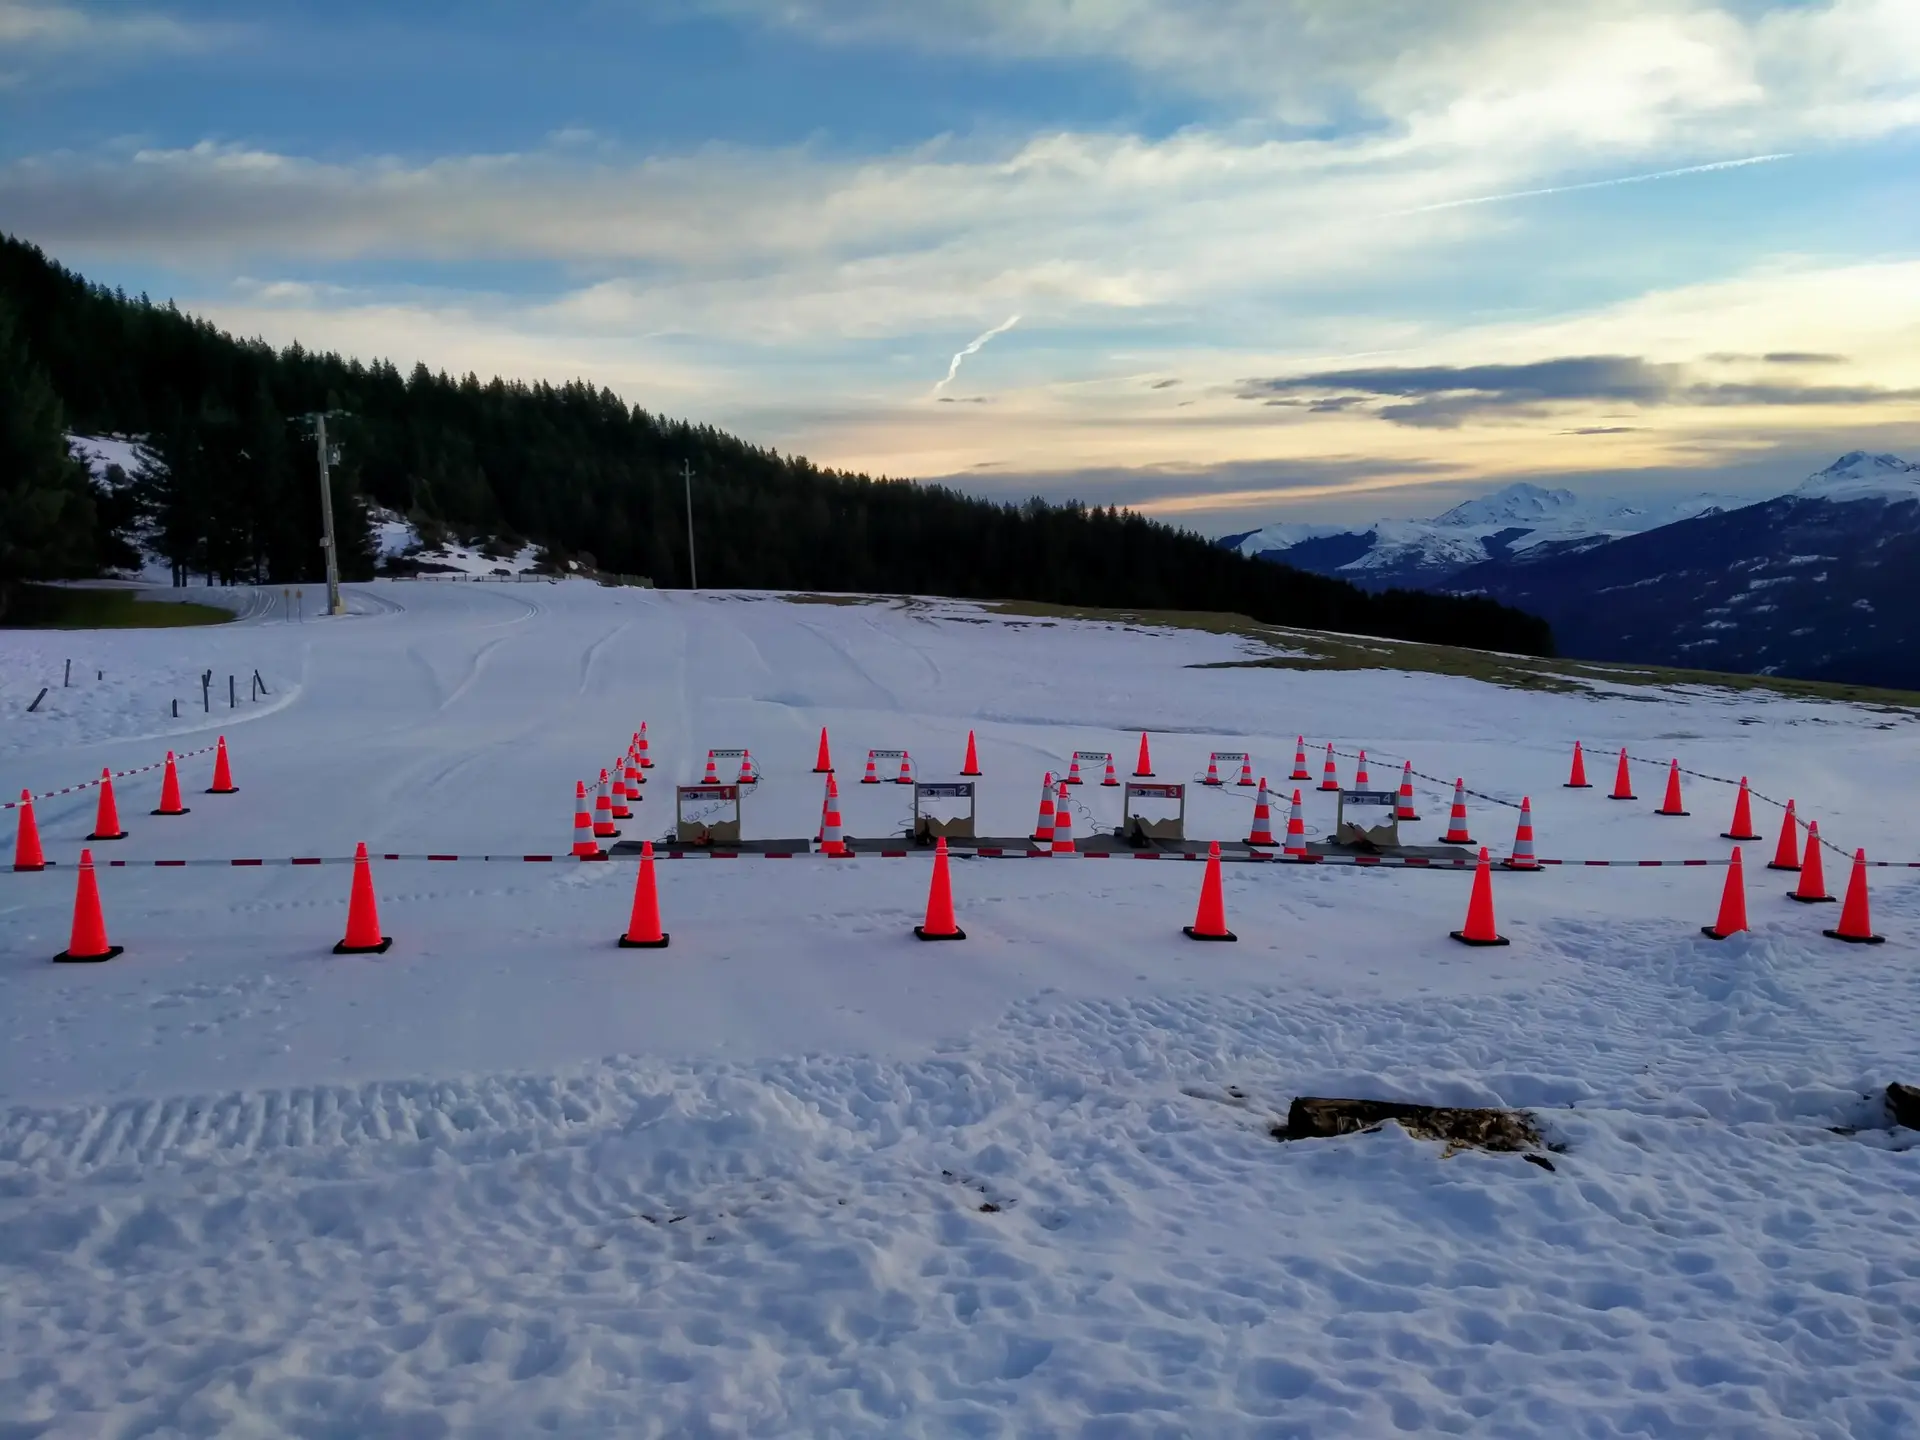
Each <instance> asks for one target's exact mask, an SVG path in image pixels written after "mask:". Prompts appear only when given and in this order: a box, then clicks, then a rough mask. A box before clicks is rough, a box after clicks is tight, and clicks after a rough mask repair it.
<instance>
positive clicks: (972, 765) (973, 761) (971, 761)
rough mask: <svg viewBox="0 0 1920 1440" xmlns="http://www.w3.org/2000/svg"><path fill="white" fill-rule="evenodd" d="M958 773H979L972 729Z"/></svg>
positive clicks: (968, 732)
mask: <svg viewBox="0 0 1920 1440" xmlns="http://www.w3.org/2000/svg"><path fill="white" fill-rule="evenodd" d="M1107 769H1108V770H1109V771H1111V770H1112V769H1113V762H1112V761H1111V760H1109V761H1108V762H1107ZM960 773H961V774H962V775H978V774H979V773H980V755H979V752H978V751H976V750H975V749H974V747H973V731H971V730H969V731H967V761H966V763H965V764H964V765H962V766H961V767H960Z"/></svg>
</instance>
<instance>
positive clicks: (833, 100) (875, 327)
mask: <svg viewBox="0 0 1920 1440" xmlns="http://www.w3.org/2000/svg"><path fill="white" fill-rule="evenodd" d="M1916 176H1920V0H1554V3H1552V4H1545V5H1543V4H1538V3H1532V0H913V3H904V0H539V3H535V0H460V3H456V0H409V3H408V4H407V5H405V6H396V5H391V4H378V3H374V0H328V3H325V4H321V3H318V0H176V3H168V0H154V6H153V8H150V9H142V8H139V6H138V4H137V3H133V4H128V3H116V4H105V3H101V4H87V3H84V0H0V229H5V230H8V231H11V232H13V233H16V234H19V235H22V236H25V237H26V238H29V239H32V240H34V241H36V242H37V243H39V244H41V245H43V246H44V247H46V248H47V249H48V250H49V251H51V252H52V253H53V254H54V255H55V256H56V257H57V258H58V259H60V260H62V261H63V262H65V263H66V264H68V265H70V266H73V267H75V268H78V269H80V270H82V271H83V272H85V273H86V274H88V275H89V276H91V277H94V278H97V279H101V280H105V281H108V282H110V283H113V284H119V285H124V286H125V287H127V288H128V289H129V290H132V291H146V292H148V293H150V294H152V295H154V296H155V297H156V298H157V297H160V296H163V295H164V296H171V297H174V298H176V299H177V300H178V301H179V302H180V303H181V304H182V305H183V306H184V307H189V308H191V309H194V310H196V311H200V312H202V313H205V314H207V315H209V316H210V317H212V318H213V319H215V320H216V321H218V322H219V323H221V324H223V325H225V326H228V327H230V328H232V329H235V330H238V331H241V332H244V333H247V334H258V335H263V336H265V337H267V338H268V339H270V340H273V341H275V342H286V341H290V340H293V339H295V338H298V339H300V340H301V341H302V342H303V343H305V344H307V345H309V346H318V347H323V348H334V349H339V350H342V351H345V352H349V353H353V354H358V355H363V356H369V357H371V356H387V357H391V358H393V359H395V360H396V361H397V362H398V363H400V364H401V365H402V367H403V368H405V367H407V366H409V365H410V364H411V363H412V362H413V361H414V360H424V361H425V362H426V363H427V364H429V365H430V366H433V367H435V368H446V369H450V370H454V371H460V372H464V371H467V370H474V371H478V372H479V373H481V374H482V375H487V374H491V373H495V372H499V373H505V374H509V375H518V376H524V377H528V378H534V377H546V378H551V379H555V380H560V379H567V378H571V377H574V376H576V375H584V376H587V377H590V378H592V379H594V380H597V381H600V382H602V383H605V384H607V385H610V386H612V387H613V388H614V389H615V390H617V391H619V392H620V393H621V394H623V395H625V396H627V397H628V398H630V399H632V400H634V401H635V402H637V403H640V404H643V405H645V406H647V407H648V408H650V409H654V410H657V411H662V412H665V413H668V414H672V415H678V416H687V417H690V418H694V419H698V420H705V421H711V422H713V423H716V424H719V425H722V426H724V427H726V428H729V429H733V430H735V431H738V432H739V433H741V434H743V435H745V436H747V437H748V438H750V439H753V440H755V441H757V442H760V443H765V444H772V445H775V446H778V447H779V448H781V449H783V450H797V451H800V452H803V453H805V454H808V455H810V456H812V457H813V458H814V459H816V460H818V461H820V462H822V463H827V464H834V465H842V466H846V467H850V468H856V469H862V470H868V471H871V472H875V473H884V474H889V475H907V476H926V477H932V476H943V477H962V479H963V482H964V483H965V484H966V485H967V486H968V487H969V488H971V489H975V490H978V491H981V492H983V493H991V494H1008V495H1010V496H1012V497H1014V498H1018V497H1019V496H1023V495H1025V494H1027V493H1030V492H1032V491H1034V490H1040V491H1043V492H1045V493H1049V494H1053V495H1056V496H1061V495H1068V494H1077V495H1079V496H1081V497H1082V498H1086V499H1090V500H1096V501H1100V502H1107V501H1116V502H1120V503H1127V504H1132V505H1135V506H1138V507H1140V508H1142V509H1146V510H1149V511H1151V512H1154V513H1157V514H1160V515H1162V516H1164V517H1166V518H1168V519H1173V520H1176V521H1179V522H1180V523H1185V524H1191V525H1193V526H1195V527H1197V528H1200V529H1203V530H1209V531H1221V530H1227V529H1240V528H1247V527H1248V526H1250V525H1252V524H1256V523H1259V522H1260V521H1262V520H1266V519H1282V518H1284V519H1320V518H1343V519H1344V518H1359V517H1362V516H1366V515H1370V514H1375V513H1380V514H1420V513H1432V512H1433V511H1436V510H1438V509H1441V508H1444V507H1445V506H1446V505H1447V504H1450V503H1452V501H1454V500H1456V499H1458V498H1460V496H1461V495H1462V494H1465V493H1471V492H1474V491H1477V490H1482V489H1486V488H1491V487H1492V486H1493V485H1497V484H1501V483H1506V482H1507V481H1509V480H1513V479H1522V478H1524V479H1534V480H1546V481H1549V482H1551V483H1556V484H1568V485H1570V486H1572V488H1575V489H1581V490H1587V491H1595V492H1598V491H1608V492H1611V493H1622V494H1624V493H1635V492H1643V491H1649V490H1653V489H1656V488H1661V487H1666V488H1673V487H1682V488H1689V489H1710V490H1716V491H1736V492H1738V491H1745V492H1749V493H1771V492H1773V491H1777V490H1779V489H1783V488H1786V487H1787V486H1788V485H1790V484H1791V483H1793V482H1794V481H1796V480H1797V479H1798V478H1799V477H1800V476H1802V475H1804V474H1805V473H1806V472H1807V471H1808V470H1810V469H1813V468H1816V467H1817V466H1818V465H1820V464H1823V463H1825V462H1826V461H1827V460H1829V459H1831V458H1832V457H1833V456H1834V455H1835V454H1837V453H1838V452H1839V451H1841V450H1843V449H1852V448H1861V447H1864V448H1870V449H1876V450H1882V449H1890V450H1895V451H1904V452H1905V453H1907V454H1908V455H1909V456H1910V457H1912V458H1920V185H1916V184H1915V177H1916Z"/></svg>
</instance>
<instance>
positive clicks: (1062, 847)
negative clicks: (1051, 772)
mask: <svg viewBox="0 0 1920 1440" xmlns="http://www.w3.org/2000/svg"><path fill="white" fill-rule="evenodd" d="M1053 853H1054V854H1056V855H1071V854H1073V797H1072V796H1071V795H1069V794H1067V782H1066V781H1064V780H1062V781H1061V782H1060V796H1059V798H1058V799H1056V800H1055V801H1054V802H1053Z"/></svg>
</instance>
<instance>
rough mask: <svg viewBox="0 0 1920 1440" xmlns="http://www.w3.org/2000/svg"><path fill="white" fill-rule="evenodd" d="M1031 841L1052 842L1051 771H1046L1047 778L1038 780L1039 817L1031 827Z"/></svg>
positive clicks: (1042, 843)
mask: <svg viewBox="0 0 1920 1440" xmlns="http://www.w3.org/2000/svg"><path fill="white" fill-rule="evenodd" d="M1033 841H1034V843H1035V844H1037V845H1048V846H1050V845H1052V844H1053V772H1052V771H1051V770H1049V771H1048V772H1047V778H1046V779H1045V780H1042V781H1041V782H1040V819H1039V822H1038V823H1037V824H1036V825H1035V826H1034V827H1033Z"/></svg>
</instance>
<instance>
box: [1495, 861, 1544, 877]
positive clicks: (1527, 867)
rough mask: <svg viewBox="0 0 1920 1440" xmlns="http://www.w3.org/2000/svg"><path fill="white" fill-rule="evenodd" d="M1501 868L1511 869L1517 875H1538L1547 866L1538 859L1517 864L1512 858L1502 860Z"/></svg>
mask: <svg viewBox="0 0 1920 1440" xmlns="http://www.w3.org/2000/svg"><path fill="white" fill-rule="evenodd" d="M1500 868H1501V869H1502V870H1507V871H1510V872H1512V873H1513V874H1515V875H1538V874H1539V873H1540V872H1541V871H1542V870H1544V869H1546V868H1547V867H1546V866H1544V865H1542V864H1541V863H1540V862H1539V861H1538V860H1531V861H1528V862H1527V863H1525V864H1523V865H1516V864H1514V863H1513V861H1511V860H1502V861H1501V862H1500Z"/></svg>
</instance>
